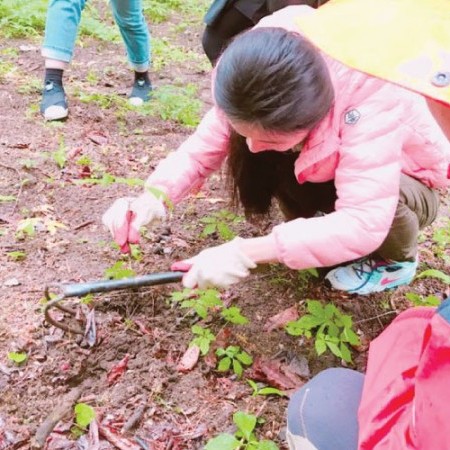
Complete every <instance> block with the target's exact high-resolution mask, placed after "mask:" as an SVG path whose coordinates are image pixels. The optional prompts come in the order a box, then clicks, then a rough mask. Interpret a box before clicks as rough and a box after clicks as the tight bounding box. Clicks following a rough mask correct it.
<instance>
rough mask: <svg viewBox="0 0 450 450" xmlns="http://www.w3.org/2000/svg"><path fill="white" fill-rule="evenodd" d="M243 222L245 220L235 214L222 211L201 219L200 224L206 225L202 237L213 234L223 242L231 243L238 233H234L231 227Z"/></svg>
mask: <svg viewBox="0 0 450 450" xmlns="http://www.w3.org/2000/svg"><path fill="white" fill-rule="evenodd" d="M243 220H244V218H243V217H242V216H236V215H235V214H234V213H232V212H230V211H227V210H225V209H222V210H220V211H218V212H214V213H212V214H211V215H210V216H207V217H203V218H202V219H200V222H201V223H203V224H205V227H204V228H203V231H202V232H201V233H200V236H201V237H206V236H209V235H211V234H213V233H217V234H218V235H219V236H220V237H221V238H222V239H223V240H225V241H230V240H231V239H233V238H234V237H235V236H236V233H235V232H234V231H232V229H231V226H232V225H236V224H238V223H240V222H242V221H243Z"/></svg>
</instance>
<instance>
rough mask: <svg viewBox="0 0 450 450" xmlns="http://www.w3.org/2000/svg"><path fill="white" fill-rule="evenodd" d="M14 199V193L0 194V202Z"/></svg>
mask: <svg viewBox="0 0 450 450" xmlns="http://www.w3.org/2000/svg"><path fill="white" fill-rule="evenodd" d="M15 200H16V197H14V195H0V203H8V202H14V201H15Z"/></svg>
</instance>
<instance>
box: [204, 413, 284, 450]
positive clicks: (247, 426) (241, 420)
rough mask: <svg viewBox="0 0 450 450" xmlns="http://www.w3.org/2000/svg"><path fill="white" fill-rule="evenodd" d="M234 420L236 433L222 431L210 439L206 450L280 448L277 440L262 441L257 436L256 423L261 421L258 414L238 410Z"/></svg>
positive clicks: (275, 449) (274, 449) (265, 449)
mask: <svg viewBox="0 0 450 450" xmlns="http://www.w3.org/2000/svg"><path fill="white" fill-rule="evenodd" d="M233 422H234V423H235V425H236V427H237V431H236V432H235V433H234V435H233V434H229V433H222V434H220V435H219V436H217V437H215V438H213V439H210V440H209V441H208V442H207V444H206V446H205V450H278V446H277V445H276V444H275V442H273V441H269V440H261V441H260V440H258V438H257V437H256V436H255V433H254V431H255V428H256V425H257V424H258V423H259V422H260V421H259V420H258V417H257V416H255V415H253V414H247V413H244V412H243V411H237V412H236V413H234V414H233Z"/></svg>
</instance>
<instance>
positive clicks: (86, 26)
mask: <svg viewBox="0 0 450 450" xmlns="http://www.w3.org/2000/svg"><path fill="white" fill-rule="evenodd" d="M107 11H108V12H107V16H106V17H101V16H100V14H99V11H98V9H97V8H95V6H94V5H93V4H92V2H87V3H86V7H85V9H84V11H83V14H82V16H81V22H80V35H81V36H91V37H94V38H96V39H98V40H100V41H105V42H121V37H120V32H119V28H118V27H117V26H116V25H115V24H113V23H111V22H112V16H111V13H110V10H109V8H108V10H107Z"/></svg>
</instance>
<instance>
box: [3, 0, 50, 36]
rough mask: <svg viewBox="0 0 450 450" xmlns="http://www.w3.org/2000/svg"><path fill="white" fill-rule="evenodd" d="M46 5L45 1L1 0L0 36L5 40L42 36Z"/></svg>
mask: <svg viewBox="0 0 450 450" xmlns="http://www.w3.org/2000/svg"><path fill="white" fill-rule="evenodd" d="M47 4H48V2H47V0H27V1H25V2H18V1H16V0H2V1H1V2H0V17H1V19H0V34H1V35H2V36H3V37H5V38H16V37H31V36H42V33H43V31H44V29H45V17H46V11H47Z"/></svg>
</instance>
